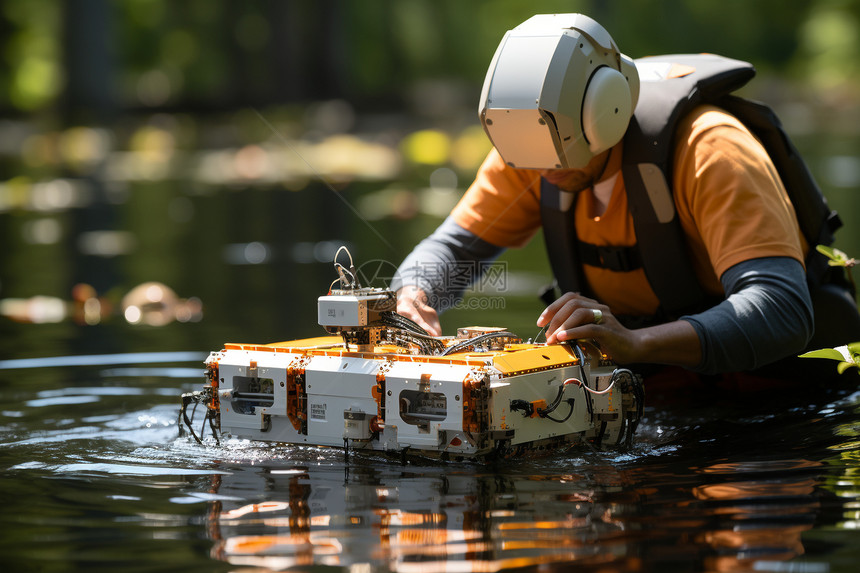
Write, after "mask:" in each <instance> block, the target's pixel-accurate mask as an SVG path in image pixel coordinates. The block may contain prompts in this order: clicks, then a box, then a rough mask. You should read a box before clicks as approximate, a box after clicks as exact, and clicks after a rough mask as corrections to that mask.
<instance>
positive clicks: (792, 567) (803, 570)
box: [753, 561, 830, 573]
mask: <svg viewBox="0 0 860 573" xmlns="http://www.w3.org/2000/svg"><path fill="white" fill-rule="evenodd" d="M753 570H755V571H787V572H790V573H826V572H827V571H830V565H829V564H828V563H803V562H797V561H790V562H785V561H756V562H755V564H754V565H753Z"/></svg>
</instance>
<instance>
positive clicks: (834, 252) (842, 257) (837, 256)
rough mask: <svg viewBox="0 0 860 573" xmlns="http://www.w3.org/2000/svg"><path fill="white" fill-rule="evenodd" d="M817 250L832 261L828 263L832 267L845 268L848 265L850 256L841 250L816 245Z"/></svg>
mask: <svg viewBox="0 0 860 573" xmlns="http://www.w3.org/2000/svg"><path fill="white" fill-rule="evenodd" d="M815 250H816V251H818V252H819V253H821V254H822V255H824V256H825V257H827V258H828V259H830V260H829V261H827V264H828V265H830V266H831V267H837V266H838V267H844V266H846V265H847V264H848V260H849V259H848V255H846V254H845V253H844V252H842V251H840V250H839V249H834V248H833V247H828V246H827V245H816V246H815Z"/></svg>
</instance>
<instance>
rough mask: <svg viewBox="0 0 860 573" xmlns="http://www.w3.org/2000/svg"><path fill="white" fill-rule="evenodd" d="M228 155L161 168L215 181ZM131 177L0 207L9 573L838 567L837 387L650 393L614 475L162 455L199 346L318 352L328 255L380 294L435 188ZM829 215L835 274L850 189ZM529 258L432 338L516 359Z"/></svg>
mask: <svg viewBox="0 0 860 573" xmlns="http://www.w3.org/2000/svg"><path fill="white" fill-rule="evenodd" d="M847 148H850V146H847V147H846V149H847ZM854 148H856V146H855V147H854ZM241 151H242V150H240V153H241ZM244 151H248V148H245V149H244ZM251 151H252V152H253V153H251ZM261 152H262V151H261V149H260V148H257V149H256V150H254V149H251V150H250V151H248V153H245V155H246V156H248V157H258V156H259V155H260V153H261ZM350 152H352V151H350ZM833 152H834V153H836V154H837V155H839V157H841V159H840V161H841V162H839V161H837V162H836V164H837V165H843V164H844V163H845V162H846V161H847V162H849V163H850V165H853V166H855V167H856V160H854V162H853V163H851V161H850V160H849V159H848V158H847V157H846V156H843V153H842V152H840V151H839V150H838V149H837V150H834V151H833ZM219 153H221V152H219ZM224 153H226V152H224ZM224 153H221V155H218V156H217V157H214V158H213V157H198V158H196V159H194V160H193V161H192V159H193V158H189V157H187V156H186V157H180V158H178V159H177V160H176V161H174V162H173V163H171V164H170V165H175V164H178V165H188V164H191V165H193V164H195V161H198V162H199V163H200V164H201V165H209V166H210V167H212V166H217V165H221V164H222V163H223V162H224V161H227V163H228V164H229V160H230V157H229V156H228V155H229V154H228V155H224ZM240 153H236V158H235V159H237V160H238V156H239V155H240ZM333 155H337V154H333ZM120 159H121V161H120ZM144 159H146V158H143V159H140V158H139V161H138V162H137V163H135V162H134V161H132V160H131V158H130V156H129V157H126V156H122V157H120V158H119V159H117V160H116V161H117V162H118V163H117V165H114V166H113V167H112V168H110V169H106V170H105V173H106V175H105V176H104V179H99V178H88V177H85V176H84V177H79V176H77V175H72V176H70V175H68V174H60V175H58V176H56V178H52V177H53V176H45V177H44V178H43V179H44V180H40V181H41V184H42V186H41V187H36V186H32V187H28V186H27V185H29V184H27V183H26V182H23V183H22V182H21V181H17V183H16V184H15V185H11V184H8V183H7V184H6V186H5V187H4V188H3V189H0V191H3V192H2V193H0V239H1V240H2V243H0V244H2V245H3V249H2V251H0V311H2V313H0V314H2V315H3V316H0V341H2V344H0V507H2V511H0V557H2V563H3V565H2V568H3V570H4V571H45V572H53V571H125V572H137V571H181V572H192V571H246V570H247V571H250V570H291V571H347V572H349V573H369V572H377V571H404V572H412V571H500V570H538V571H555V570H558V571H567V570H571V569H574V568H578V569H582V570H591V571H616V570H617V571H776V572H783V571H791V572H810V573H824V572H840V571H846V572H847V571H851V572H853V571H855V570H856V564H857V563H858V562H860V533H858V529H860V477H858V476H860V455H858V453H857V452H858V451H860V448H859V447H858V446H860V437H859V436H858V434H860V393H858V392H857V391H856V390H857V386H856V381H855V382H851V381H849V380H848V379H845V380H844V381H843V382H841V383H838V384H836V385H834V387H832V388H831V389H829V390H828V391H826V392H825V391H822V390H820V389H815V390H813V389H812V388H813V387H812V385H810V387H809V388H800V389H792V390H790V391H789V390H787V391H782V390H780V391H778V392H772V393H768V394H763V395H756V396H740V395H734V394H723V395H717V396H699V397H690V396H685V397H679V396H676V395H674V394H668V395H666V396H663V397H662V398H661V397H660V396H658V395H657V393H655V392H649V393H648V395H647V397H646V400H647V404H648V406H647V408H646V411H645V419H644V421H643V423H642V424H641V425H640V428H639V432H638V434H637V439H636V441H635V443H634V446H633V447H632V449H630V450H628V451H591V450H589V449H587V448H585V449H580V450H575V451H573V452H568V453H565V454H556V455H553V456H549V457H545V458H541V459H517V460H510V461H507V462H504V463H502V462H496V463H487V464H478V463H456V464H443V463H440V462H431V461H423V460H421V459H410V460H409V461H408V462H407V463H406V464H401V463H400V461H399V460H397V459H390V458H388V457H386V456H383V455H378V454H363V455H357V456H353V457H351V458H350V459H349V460H348V461H347V460H345V459H344V456H343V454H342V453H341V452H338V451H337V450H331V449H319V448H309V447H287V446H281V447H271V446H267V445H261V444H253V443H247V442H232V441H228V442H225V443H223V444H222V445H221V446H216V445H215V444H214V442H213V441H212V440H211V439H210V440H207V442H206V443H205V444H204V445H202V446H201V445H198V444H196V443H195V442H193V441H192V440H190V439H188V438H184V437H179V435H178V427H177V413H178V407H179V395H180V394H181V393H182V392H186V391H191V390H194V389H198V388H199V387H200V386H201V385H202V383H203V368H202V362H203V359H204V358H205V356H206V355H207V353H208V352H209V351H210V350H216V349H219V348H221V345H222V344H223V343H224V342H228V341H230V342H271V341H277V340H285V339H290V338H294V337H304V336H313V335H318V334H319V330H318V329H317V328H315V327H314V324H315V306H314V301H315V298H316V296H318V295H319V294H322V293H323V292H325V290H326V289H327V288H328V285H329V283H330V282H331V281H332V280H333V279H334V278H335V277H334V275H333V271H332V267H331V264H330V263H329V262H328V260H327V257H329V256H330V254H331V253H332V252H333V250H334V249H336V248H337V246H339V245H340V244H348V245H349V246H350V248H351V251H352V253H353V255H354V256H355V257H356V259H357V263H358V264H359V265H360V264H362V263H363V262H368V263H372V265H373V268H372V269H371V268H370V267H368V268H367V270H368V274H370V275H372V276H376V277H379V278H382V279H384V278H385V277H386V276H387V274H388V273H389V272H390V268H391V267H392V266H393V265H396V264H397V263H398V262H399V261H400V260H402V258H403V256H404V255H405V254H406V252H407V251H408V250H409V248H411V246H412V245H413V244H414V243H415V242H417V241H418V240H419V239H420V238H421V237H423V236H425V235H426V234H427V233H428V232H429V231H430V230H431V229H432V228H433V227H434V226H435V224H437V223H438V221H439V219H438V212H441V211H444V207H445V202H446V201H447V202H450V201H451V200H452V199H456V192H451V191H446V190H444V189H441V190H440V189H430V190H424V191H419V192H407V191H404V190H403V188H402V187H397V186H394V185H393V184H391V183H389V182H387V181H373V180H363V179H362V178H361V177H358V178H355V179H354V180H351V181H339V182H338V184H337V185H336V186H326V185H321V184H319V183H317V184H311V185H308V184H307V182H305V183H304V184H303V185H298V184H297V183H296V182H295V181H291V182H288V185H287V188H284V187H282V186H279V185H277V184H275V183H273V182H272V181H271V180H265V181H251V180H245V179H241V178H236V179H234V180H230V181H226V182H225V181H223V180H217V181H213V180H206V181H203V182H201V181H200V179H199V178H198V179H194V180H193V181H189V180H188V179H187V178H183V177H180V176H178V175H176V174H173V175H170V172H169V170H168V171H166V172H167V173H168V175H164V174H162V176H160V177H159V176H157V173H156V174H153V173H154V172H146V173H144V174H143V175H140V176H137V178H135V177H133V176H131V175H127V176H126V177H125V178H124V179H123V177H122V176H121V171H122V170H121V169H120V167H122V166H123V165H126V167H128V165H131V166H132V167H134V169H137V170H143V169H144V168H145V167H147V165H148V166H149V167H148V168H150V169H155V167H159V166H160V167H159V168H160V169H167V168H166V167H165V166H164V165H162V164H148V163H146V161H144ZM156 159H157V158H156ZM156 159H152V158H150V160H151V161H156ZM174 159H176V158H174ZM148 161H149V160H148ZM123 162H124V163H123ZM219 162H221V163H219ZM108 163H110V161H108ZM156 163H157V162H156ZM817 164H820V165H828V164H829V163H828V161H827V160H826V158H822V159H820V160H818V162H817ZM153 165H154V166H155V167H153ZM255 165H256V164H255ZM245 167H246V168H247V167H248V166H247V165H246V166H245ZM849 167H850V166H849ZM129 169H130V167H129ZM221 169H222V170H223V169H227V168H226V167H222V168H221ZM841 169H842V172H843V180H844V179H845V177H847V176H846V175H845V173H848V175H851V173H853V171H851V169H848V171H845V169H844V165H843V168H841ZM156 171H157V170H156ZM217 171H218V170H217V169H210V170H208V171H207V172H206V173H207V174H209V175H211V173H212V172H217ZM427 171H428V172H427V173H424V175H429V176H431V179H432V175H433V173H435V172H431V170H429V169H428V170H427ZM449 171H450V170H449ZM323 175H326V174H325V172H324V173H323ZM450 175H451V174H450V173H447V174H446V176H450ZM326 176H327V175H326ZM823 179H824V180H827V177H824V178H823ZM848 179H849V183H850V181H854V182H855V183H856V179H850V177H849V178H848ZM462 186H463V183H462V182H461V184H460V187H461V188H462ZM405 187H406V188H418V187H419V186H414V185H411V186H409V185H407V186H405ZM289 189H296V190H289ZM829 191H830V192H831V198H832V201H831V202H832V204H833V205H834V206H835V207H836V208H837V209H839V210H840V211H841V212H842V214H843V219H844V220H846V223H847V224H848V226H849V228H848V229H845V231H840V241H842V243H841V244H840V247H841V248H843V249H844V250H846V251H848V252H849V253H851V254H853V255H855V256H856V255H857V253H860V240H858V239H857V237H858V235H857V232H856V229H858V228H860V221H857V220H856V213H858V212H860V210H858V209H857V198H856V193H854V189H849V188H848V185H842V186H837V187H834V188H831V189H829ZM28 193H29V195H28ZM341 193H342V195H338V194H341ZM28 197H29V199H28ZM343 199H347V200H348V201H349V202H350V205H352V206H357V207H356V209H357V210H358V211H359V213H360V214H362V216H363V217H364V219H363V220H362V219H360V218H359V217H358V216H357V214H356V212H355V211H353V208H352V207H351V206H350V205H347V204H346V202H344V201H343ZM379 209H383V210H385V209H388V211H386V213H385V214H380V212H379ZM431 211H432V213H431ZM377 233H378V234H377ZM380 237H383V238H387V239H386V241H383V240H381V239H380ZM542 249H543V247H542V245H541V244H540V241H539V240H537V241H534V242H533V244H532V245H530V246H529V247H528V248H527V249H525V250H523V251H517V252H512V253H510V254H508V255H507V256H506V258H505V262H506V263H507V264H508V269H507V270H508V271H509V272H507V273H506V274H504V278H505V282H504V284H495V285H490V286H492V287H494V288H497V290H502V291H504V292H502V293H494V292H484V293H479V294H482V295H483V298H476V299H473V300H475V301H476V302H477V303H478V304H475V305H473V306H472V307H471V308H462V309H459V310H456V311H452V312H451V313H450V314H448V315H446V318H445V322H444V324H443V326H444V325H447V327H446V328H447V329H448V330H451V329H453V328H455V327H456V326H465V325H474V324H482V325H487V326H505V327H508V328H509V329H511V330H513V331H514V332H516V333H518V334H519V335H520V336H523V337H526V338H528V337H531V336H535V335H536V334H537V328H536V327H535V326H534V322H535V319H536V317H537V315H538V314H539V312H540V310H541V308H542V307H541V305H540V303H539V302H538V301H537V299H536V297H535V296H534V291H535V290H536V288H537V286H539V285H540V284H541V283H542V282H544V281H547V280H548V276H549V273H548V270H547V268H546V264H545V257H544V256H543V254H542ZM149 281H158V282H159V283H161V284H163V285H166V286H167V287H169V288H170V289H171V290H165V289H158V288H157V289H156V290H155V291H151V290H150V287H152V286H153V285H151V284H150V283H149ZM81 283H86V284H88V285H90V286H89V287H82V286H80V284H81ZM138 285H144V286H143V287H139V288H137V289H136V288H135V287H138ZM151 295H152V296H156V295H157V296H156V298H158V300H157V301H153V300H150V299H149V298H148V297H150V296H151ZM497 295H498V296H497ZM481 301H484V302H487V301H490V302H492V304H483V303H482V302H481ZM498 303H502V304H501V306H500V305H499V304H498ZM201 305H202V306H201ZM846 342H847V341H846Z"/></svg>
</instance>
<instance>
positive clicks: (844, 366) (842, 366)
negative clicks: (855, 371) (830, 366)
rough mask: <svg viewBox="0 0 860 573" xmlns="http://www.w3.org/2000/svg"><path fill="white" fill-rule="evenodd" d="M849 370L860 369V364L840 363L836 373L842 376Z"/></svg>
mask: <svg viewBox="0 0 860 573" xmlns="http://www.w3.org/2000/svg"><path fill="white" fill-rule="evenodd" d="M849 368H860V364H855V363H854V362H840V363H839V364H837V365H836V371H837V372H839V373H840V374H842V373H843V372H845V371H846V370H848V369H849Z"/></svg>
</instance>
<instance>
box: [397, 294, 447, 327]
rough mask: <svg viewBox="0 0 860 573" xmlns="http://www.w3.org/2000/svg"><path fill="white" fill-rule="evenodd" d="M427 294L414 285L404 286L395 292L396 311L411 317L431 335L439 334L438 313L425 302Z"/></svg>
mask: <svg viewBox="0 0 860 573" xmlns="http://www.w3.org/2000/svg"><path fill="white" fill-rule="evenodd" d="M426 301H427V295H426V294H425V293H424V291H423V290H421V289H419V288H416V287H404V288H402V289H400V290H399V291H398V292H397V312H398V313H399V314H402V315H403V316H405V317H407V318H409V319H411V320H412V321H413V322H415V323H416V324H418V326H420V327H421V328H423V329H424V330H426V331H427V333H428V334H430V335H432V336H440V335H441V333H442V327H441V325H440V323H439V313H437V312H436V310H435V309H434V308H433V307H431V306H430V305H428V304H427V302H426Z"/></svg>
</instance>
